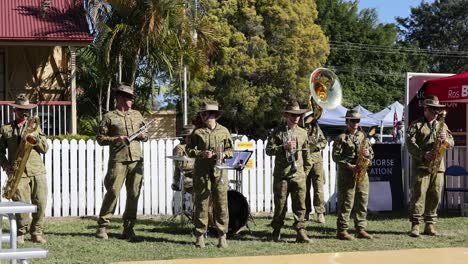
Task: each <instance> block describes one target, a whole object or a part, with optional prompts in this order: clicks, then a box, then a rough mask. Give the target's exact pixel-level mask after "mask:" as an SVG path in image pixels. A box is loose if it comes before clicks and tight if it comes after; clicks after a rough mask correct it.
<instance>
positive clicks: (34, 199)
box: [13, 175, 47, 235]
mask: <svg viewBox="0 0 468 264" xmlns="http://www.w3.org/2000/svg"><path fill="white" fill-rule="evenodd" d="M13 200H14V201H18V202H24V203H31V204H34V205H36V206H37V211H36V212H35V213H32V214H31V215H32V221H31V219H30V217H29V214H28V213H24V214H16V221H17V223H18V235H24V234H26V233H28V232H29V233H31V235H42V234H43V232H44V217H45V210H46V206H47V178H46V175H36V176H35V177H22V178H21V180H20V182H19V185H18V190H17V191H16V194H15V196H14V197H13ZM29 226H30V227H29Z"/></svg>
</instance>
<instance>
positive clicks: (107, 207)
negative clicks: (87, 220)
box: [96, 84, 148, 241]
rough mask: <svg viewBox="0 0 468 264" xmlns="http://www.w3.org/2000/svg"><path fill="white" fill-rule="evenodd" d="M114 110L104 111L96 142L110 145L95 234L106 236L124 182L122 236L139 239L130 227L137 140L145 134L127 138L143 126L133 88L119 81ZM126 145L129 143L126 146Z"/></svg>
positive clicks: (139, 170)
mask: <svg viewBox="0 0 468 264" xmlns="http://www.w3.org/2000/svg"><path fill="white" fill-rule="evenodd" d="M114 91H115V98H116V109H115V110H113V111H110V112H108V113H106V114H105V115H104V117H103V119H102V121H101V123H100V125H99V133H98V135H97V142H98V143H99V145H102V146H109V164H108V171H107V175H106V177H105V178H104V186H105V187H106V191H107V192H106V194H105V195H104V199H103V201H102V205H101V211H100V213H99V219H98V225H99V227H98V229H97V231H96V237H97V238H100V239H108V236H107V226H108V225H109V223H110V218H111V217H112V215H113V214H114V212H115V208H116V205H117V201H118V199H119V195H120V189H121V188H122V185H123V184H124V182H125V187H126V189H127V201H126V204H125V211H124V213H123V216H122V218H123V232H122V235H121V236H120V238H121V239H127V240H129V241H136V240H139V238H137V237H136V236H135V232H134V231H133V227H134V225H135V222H136V214H137V206H138V198H139V197H140V189H141V185H142V181H143V157H142V154H141V147H140V142H139V141H147V140H148V136H147V135H146V133H142V134H140V135H139V136H138V137H136V138H135V140H133V141H131V142H130V143H128V137H129V136H130V135H132V134H133V133H134V132H136V131H138V130H139V129H140V128H141V127H143V126H144V125H145V123H144V120H143V116H142V115H141V113H140V112H138V111H136V110H133V109H132V105H133V99H134V94H133V89H132V87H130V86H129V85H126V84H120V85H119V86H118V87H117V88H115V89H114ZM127 144H128V145H127Z"/></svg>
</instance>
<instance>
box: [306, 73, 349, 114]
mask: <svg viewBox="0 0 468 264" xmlns="http://www.w3.org/2000/svg"><path fill="white" fill-rule="evenodd" d="M309 85H310V95H311V99H310V104H311V105H312V110H313V111H314V114H313V118H314V119H316V120H317V119H319V118H320V116H321V115H322V111H323V109H334V108H336V107H337V106H338V105H339V104H340V103H341V100H342V98H343V94H342V88H341V84H340V81H339V80H338V77H337V76H336V75H335V73H334V72H333V71H331V70H330V69H327V68H317V69H315V70H314V71H313V72H312V74H311V75H310V81H309Z"/></svg>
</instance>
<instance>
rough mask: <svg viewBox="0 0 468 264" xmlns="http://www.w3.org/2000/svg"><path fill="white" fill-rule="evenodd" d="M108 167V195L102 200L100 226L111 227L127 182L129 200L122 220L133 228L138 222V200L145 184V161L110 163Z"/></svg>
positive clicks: (106, 183) (106, 181) (105, 180)
mask: <svg viewBox="0 0 468 264" xmlns="http://www.w3.org/2000/svg"><path fill="white" fill-rule="evenodd" d="M108 167H109V169H108V171H107V174H106V177H105V178H104V186H105V187H106V194H105V195H104V199H103V200H102V206H101V211H100V213H99V219H98V224H99V226H107V225H109V223H110V218H111V217H112V215H113V214H114V212H115V208H116V206H117V201H118V200H119V196H120V189H122V186H123V184H124V182H125V187H126V190H127V200H126V202H125V211H124V213H123V215H122V219H123V220H124V224H125V225H127V226H133V225H134V224H135V221H136V215H137V208H138V198H139V197H140V190H141V186H142V183H143V161H132V162H109V166H108Z"/></svg>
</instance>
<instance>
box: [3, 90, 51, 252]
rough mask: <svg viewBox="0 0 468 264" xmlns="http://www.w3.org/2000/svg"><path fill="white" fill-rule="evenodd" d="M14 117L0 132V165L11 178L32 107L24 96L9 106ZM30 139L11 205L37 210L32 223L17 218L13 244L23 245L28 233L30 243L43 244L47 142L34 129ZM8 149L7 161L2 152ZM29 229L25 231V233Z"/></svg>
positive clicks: (33, 105) (24, 216) (38, 131)
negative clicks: (33, 139)
mask: <svg viewBox="0 0 468 264" xmlns="http://www.w3.org/2000/svg"><path fill="white" fill-rule="evenodd" d="M10 106H12V107H13V112H14V113H15V120H13V121H11V122H10V123H8V124H5V125H4V126H2V127H1V128H0V165H1V166H2V168H3V170H4V171H5V172H6V173H7V174H8V175H11V174H12V173H13V167H12V165H13V163H14V162H15V159H16V152H17V150H18V147H19V146H20V142H21V135H22V134H23V131H24V129H25V124H26V122H27V121H28V118H29V114H30V110H31V109H32V108H35V107H36V105H35V104H30V103H29V100H28V98H27V97H26V95H25V94H19V95H18V97H17V98H16V102H15V103H14V104H10ZM34 136H36V137H37V140H38V142H37V145H36V146H34V147H33V149H32V150H31V153H30V155H29V158H28V161H27V163H26V169H25V170H24V173H23V175H22V177H21V179H20V182H19V185H18V189H17V191H16V194H15V195H14V196H13V198H12V200H13V201H20V202H25V203H32V204H34V205H36V206H37V211H36V212H35V213H33V214H32V221H31V223H30V218H29V214H28V213H24V214H17V215H16V220H17V223H18V227H17V229H18V237H17V243H19V244H23V243H24V236H25V234H26V233H27V232H28V231H29V232H30V233H31V240H32V242H35V243H46V242H47V241H46V239H45V238H44V233H43V230H44V228H43V225H44V217H45V210H46V205H47V177H46V170H45V166H44V163H43V162H42V156H41V154H45V153H46V152H47V150H48V149H49V146H48V144H47V138H46V136H45V135H44V133H43V132H42V130H41V129H40V127H39V126H38V128H37V130H36V132H35V133H34ZM7 149H8V157H6V150H7ZM28 229H29V230H28Z"/></svg>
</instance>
